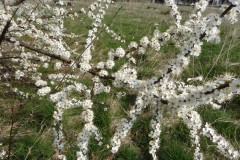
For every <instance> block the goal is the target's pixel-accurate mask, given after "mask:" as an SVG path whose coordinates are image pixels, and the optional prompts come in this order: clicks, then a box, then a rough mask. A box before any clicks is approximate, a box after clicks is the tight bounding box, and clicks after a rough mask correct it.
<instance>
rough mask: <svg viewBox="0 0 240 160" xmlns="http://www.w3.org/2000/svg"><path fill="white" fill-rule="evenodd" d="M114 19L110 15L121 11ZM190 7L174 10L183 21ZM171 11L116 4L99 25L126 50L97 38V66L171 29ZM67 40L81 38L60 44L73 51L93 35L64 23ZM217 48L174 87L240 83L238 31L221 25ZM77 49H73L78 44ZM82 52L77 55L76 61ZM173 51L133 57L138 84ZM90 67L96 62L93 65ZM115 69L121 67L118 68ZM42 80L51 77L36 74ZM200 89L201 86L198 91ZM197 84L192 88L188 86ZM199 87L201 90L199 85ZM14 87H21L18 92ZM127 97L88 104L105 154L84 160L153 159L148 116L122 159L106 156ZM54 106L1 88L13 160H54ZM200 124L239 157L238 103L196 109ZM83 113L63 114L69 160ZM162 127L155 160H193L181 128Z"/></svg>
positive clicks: (2, 119)
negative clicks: (70, 35) (220, 80)
mask: <svg viewBox="0 0 240 160" xmlns="http://www.w3.org/2000/svg"><path fill="white" fill-rule="evenodd" d="M83 6H86V4H82V3H80V4H78V5H74V9H75V10H79V8H81V7H83ZM121 6H123V7H122V9H121V10H120V12H119V13H118V15H117V16H116V17H115V18H114V19H112V17H113V15H114V14H115V13H116V12H117V10H118V9H119V8H120V7H121ZM191 10H192V8H191V7H184V6H181V7H180V11H181V12H182V14H183V15H184V18H187V15H188V13H189V12H190V11H191ZM169 11H170V10H169V9H168V8H167V7H165V6H162V5H152V4H143V3H116V5H115V6H112V7H111V8H110V11H109V12H108V13H107V16H106V19H105V23H106V24H108V23H110V22H111V21H112V20H113V21H112V23H111V28H112V29H113V30H114V31H115V32H116V33H118V34H119V35H121V36H122V37H123V38H124V39H125V40H126V43H125V44H122V43H120V42H118V41H115V40H112V39H111V37H110V35H108V34H107V33H101V34H100V35H99V41H97V42H96V44H95V46H96V47H95V51H94V54H95V56H96V59H101V58H102V57H104V56H107V52H108V51H109V50H110V49H111V48H116V47H118V46H122V47H124V48H126V47H127V45H128V44H129V42H131V41H137V42H138V41H139V40H140V38H141V37H143V36H144V35H151V34H152V32H153V30H154V29H155V28H159V29H160V31H165V30H167V29H168V27H169V26H170V25H171V24H172V22H171V20H170V19H171V18H170V17H169ZM207 12H220V9H219V8H211V7H209V8H208V11H207ZM65 21H66V24H65V27H66V28H67V30H66V32H70V31H71V32H74V33H76V34H79V35H82V37H80V38H74V39H66V40H67V42H68V43H69V44H70V46H71V47H72V48H74V46H75V45H82V46H83V45H84V39H85V38H86V36H87V30H88V29H89V28H90V27H91V26H90V24H91V23H90V20H89V19H88V18H87V17H86V16H84V15H80V16H79V17H78V18H77V19H75V20H71V19H66V20H65ZM221 38H222V41H221V43H220V44H211V43H208V44H204V45H203V50H202V55H201V56H200V57H198V58H195V59H192V60H191V65H190V67H189V68H188V69H187V70H186V71H185V72H184V73H183V74H182V75H181V76H179V77H176V79H180V80H186V79H187V78H189V77H197V76H200V75H202V76H203V77H204V82H206V81H209V80H214V79H215V77H218V76H219V75H221V74H223V73H226V72H230V73H233V74H236V75H238V76H239V75H240V70H239V67H240V54H239V51H240V24H239V23H238V24H236V25H230V24H228V22H225V23H224V25H223V26H222V28H221ZM75 42H78V44H76V43H75ZM81 52H82V50H79V53H81ZM177 53H178V49H177V48H176V47H174V45H173V43H171V42H170V43H168V44H166V45H165V46H164V47H162V49H161V51H160V52H159V53H157V54H156V53H154V52H153V51H149V52H148V54H147V55H144V56H139V57H138V60H139V61H140V62H141V65H139V71H140V72H139V77H140V78H142V79H144V78H147V77H148V76H151V75H153V74H156V73H158V70H159V69H160V68H161V67H162V66H164V64H166V62H167V61H168V59H170V58H172V57H174V56H175V55H176V54H177ZM96 59H95V60H96ZM120 63H121V62H119V64H118V65H117V66H116V67H119V66H120V65H121V64H120ZM42 72H43V73H44V72H52V71H51V70H44V69H43V70H42ZM87 77H88V75H85V76H84V77H83V78H82V80H81V81H82V82H83V83H84V84H86V85H91V83H90V82H89V81H88V80H87V79H88V78H87ZM204 82H203V83H204ZM193 83H195V82H193ZM198 84H199V82H198ZM16 85H20V84H16ZM21 87H22V88H23V89H26V90H33V92H34V89H32V88H31V86H21ZM121 92H126V96H123V97H122V98H117V96H116V95H114V94H100V95H98V96H96V97H95V99H94V102H95V104H94V113H95V119H94V123H95V124H96V126H97V127H99V128H100V129H101V133H102V134H103V137H104V144H103V145H104V146H103V147H99V146H98V145H97V142H96V141H94V140H92V141H91V143H90V153H89V155H90V156H89V157H90V159H94V160H101V159H109V160H110V159H116V160H148V159H151V156H150V154H149V153H148V143H149V138H148V133H149V130H150V129H149V121H150V119H151V116H152V115H150V114H148V113H149V112H148V110H146V111H145V112H146V113H145V114H143V115H142V116H141V117H140V118H139V119H138V120H137V122H136V123H135V124H134V127H133V130H132V131H131V133H130V135H129V136H128V138H127V139H125V140H124V144H123V146H122V147H121V148H120V151H119V152H118V153H117V154H116V155H115V156H114V157H113V156H109V148H108V146H107V144H108V143H109V140H110V138H111V137H112V135H113V133H114V130H115V128H116V126H117V122H118V121H119V120H120V119H121V118H123V117H126V115H127V113H128V112H127V111H128V110H129V109H130V106H131V105H132V104H133V103H134V100H135V96H134V95H131V94H130V93H128V92H127V91H126V90H123V91H121ZM53 111H54V104H53V103H52V102H51V101H50V100H49V99H48V98H47V97H45V98H39V97H34V98H31V99H30V100H28V101H23V100H22V99H21V98H20V97H17V96H16V95H14V94H11V93H10V92H7V91H6V90H4V88H0V128H1V129H2V133H1V134H2V135H3V137H1V139H0V141H1V142H3V146H4V147H5V149H6V150H7V151H10V153H11V159H13V160H23V159H26V160H27V159H28V160H45V159H54V150H53V147H52V142H53V136H52V127H53V126H52V120H53V118H52V115H53ZM199 112H200V113H201V116H202V118H203V121H204V122H209V123H211V124H212V125H213V126H214V127H215V128H216V130H217V131H218V132H220V133H221V134H222V135H223V136H224V137H226V139H228V140H230V142H231V143H232V144H233V145H234V146H235V147H236V149H238V150H240V144H239V143H240V98H239V97H236V98H234V99H233V100H231V101H230V102H227V103H226V104H224V105H223V107H222V108H221V109H220V110H213V109H211V108H210V107H209V106H204V107H203V108H201V109H199ZM80 113H81V109H71V110H68V111H66V112H65V113H64V131H65V133H64V134H65V136H66V140H67V142H66V151H67V153H66V155H67V157H68V159H70V160H71V159H75V158H76V155H75V153H76V151H77V149H78V148H77V145H76V137H77V134H78V133H79V131H80V130H81V128H82V122H81V118H80ZM164 118H165V119H164V127H163V131H162V134H161V147H160V150H159V152H158V156H159V159H161V160H191V159H192V157H193V155H192V151H193V150H192V147H191V143H190V138H189V131H188V129H187V127H186V126H185V125H184V124H183V122H181V121H179V120H177V119H175V118H174V117H172V115H169V116H166V117H164ZM201 147H202V150H203V152H204V155H205V157H206V159H208V160H213V159H225V158H224V157H223V156H222V155H220V154H218V152H216V148H215V146H214V145H213V144H212V143H211V142H210V141H209V140H208V139H207V138H202V139H201Z"/></svg>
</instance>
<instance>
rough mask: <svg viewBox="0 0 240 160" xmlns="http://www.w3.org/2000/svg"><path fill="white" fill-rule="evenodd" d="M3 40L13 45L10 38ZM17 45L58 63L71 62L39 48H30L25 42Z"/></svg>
mask: <svg viewBox="0 0 240 160" xmlns="http://www.w3.org/2000/svg"><path fill="white" fill-rule="evenodd" d="M5 40H6V41H8V42H10V43H14V42H13V41H11V40H10V38H6V39H5ZM19 45H20V46H22V47H25V48H27V49H29V50H32V51H35V52H38V53H40V54H43V55H45V56H48V57H51V58H54V59H57V60H60V61H62V62H64V63H68V64H70V63H71V62H72V61H71V60H67V59H64V58H62V57H61V56H57V55H54V54H50V53H49V52H47V51H44V50H42V49H40V48H35V47H32V46H30V45H29V44H27V43H25V42H21V41H19Z"/></svg>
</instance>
